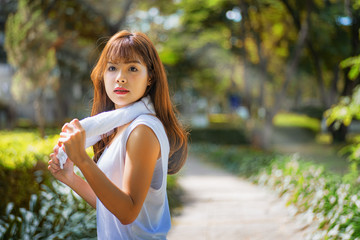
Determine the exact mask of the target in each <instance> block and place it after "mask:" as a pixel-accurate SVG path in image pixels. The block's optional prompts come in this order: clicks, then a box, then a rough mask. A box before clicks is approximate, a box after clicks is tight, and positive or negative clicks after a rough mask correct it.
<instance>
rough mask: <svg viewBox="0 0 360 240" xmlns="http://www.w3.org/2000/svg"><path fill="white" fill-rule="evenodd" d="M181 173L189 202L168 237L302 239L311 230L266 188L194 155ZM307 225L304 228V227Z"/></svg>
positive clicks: (174, 221)
mask: <svg viewBox="0 0 360 240" xmlns="http://www.w3.org/2000/svg"><path fill="white" fill-rule="evenodd" d="M181 175H182V176H180V177H179V183H180V185H181V186H182V188H183V189H184V191H185V193H184V199H183V201H184V206H183V210H182V212H181V213H180V214H179V215H178V216H174V217H173V221H172V229H171V230H170V233H169V236H168V239H169V240H176V239H198V240H202V239H204V240H205V239H206V240H211V239H228V240H232V239H234V240H235V239H236V240H241V239H251V240H256V239H258V240H266V239H269V240H270V239H271V240H273V239H277V240H281V239H284V240H285V239H286V240H297V239H299V240H303V239H305V235H306V233H307V231H308V230H309V228H308V227H306V224H305V223H302V222H299V221H297V220H296V219H294V218H293V217H292V216H291V214H290V213H289V210H288V208H286V206H285V202H284V201H283V200H281V199H279V198H278V196H277V194H276V193H274V192H272V191H270V190H269V189H267V188H264V187H261V186H259V185H255V184H253V183H250V182H249V181H246V180H244V179H241V178H239V177H237V176H235V175H232V174H230V173H228V172H225V171H224V170H222V169H219V168H216V167H214V166H211V165H209V164H206V163H204V162H203V161H200V160H199V158H197V157H194V155H193V154H192V155H191V156H190V157H189V159H188V162H187V163H186V165H185V167H184V170H183V171H182V173H181ZM304 229H305V230H304Z"/></svg>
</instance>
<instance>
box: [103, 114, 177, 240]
mask: <svg viewBox="0 0 360 240" xmlns="http://www.w3.org/2000/svg"><path fill="white" fill-rule="evenodd" d="M138 125H146V126H148V127H150V128H151V129H152V130H153V132H154V133H155V135H156V137H157V138H158V140H159V143H160V148H161V157H160V158H159V159H158V160H157V163H156V166H155V170H154V174H153V178H152V181H151V187H150V189H149V191H148V193H147V196H146V199H145V202H144V204H143V206H142V209H141V211H140V213H139V215H138V217H137V218H136V220H135V221H134V222H132V223H131V224H128V225H123V224H121V222H120V221H119V220H118V219H117V218H116V217H115V216H114V215H113V214H112V213H111V212H110V211H108V210H107V208H106V207H105V206H104V205H103V204H102V203H101V201H100V200H99V199H98V198H97V199H96V216H97V217H96V221H97V235H98V236H97V237H98V239H99V240H111V239H116V240H118V239H166V235H167V233H168V231H169V230H170V227H171V219H170V211H169V204H168V199H167V194H166V180H167V169H168V158H169V151H170V146H169V140H168V138H167V135H166V132H165V129H164V126H163V125H162V123H161V121H160V120H159V119H158V118H156V117H154V116H152V115H141V116H139V117H138V118H136V119H135V120H134V121H133V122H132V123H131V124H130V125H129V126H128V127H127V128H126V129H125V131H124V132H122V133H121V134H120V135H119V136H118V137H117V138H115V139H114V141H113V142H112V143H111V145H110V146H109V147H108V148H106V149H105V151H104V152H103V154H102V155H101V157H100V159H99V161H98V163H97V165H98V167H99V168H100V169H101V170H102V171H103V172H104V173H105V174H106V176H107V177H108V178H109V179H110V180H111V181H112V182H113V183H114V184H115V185H116V186H118V187H119V188H120V189H122V180H123V175H124V163H125V156H126V143H127V140H128V138H129V136H130V133H131V132H132V131H133V130H134V129H135V127H137V126H138ZM139 151H141V149H139Z"/></svg>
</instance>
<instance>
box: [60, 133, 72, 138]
mask: <svg viewBox="0 0 360 240" xmlns="http://www.w3.org/2000/svg"><path fill="white" fill-rule="evenodd" d="M70 135H71V134H70V133H68V132H61V133H60V137H61V138H68V137H70Z"/></svg>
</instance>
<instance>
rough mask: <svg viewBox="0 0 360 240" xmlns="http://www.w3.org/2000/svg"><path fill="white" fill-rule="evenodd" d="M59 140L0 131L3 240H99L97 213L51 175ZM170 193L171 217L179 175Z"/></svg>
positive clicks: (171, 179)
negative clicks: (51, 158) (51, 160)
mask: <svg viewBox="0 0 360 240" xmlns="http://www.w3.org/2000/svg"><path fill="white" fill-rule="evenodd" d="M51 132H57V131H51ZM57 139H58V135H57V134H52V135H49V136H48V137H47V138H46V139H41V138H40V137H39V134H38V133H37V131H33V130H16V131H12V132H9V131H0V194H1V196H2V197H1V201H0V239H39V238H40V239H66V238H71V239H80V238H81V239H83V238H87V239H92V238H94V239H96V221H95V211H94V210H93V209H91V207H90V206H89V205H88V204H87V203H86V202H85V201H84V200H83V199H81V198H80V197H78V196H77V195H76V194H74V193H73V192H72V191H71V190H70V189H69V188H68V187H66V186H64V185H62V184H59V183H58V182H57V181H54V178H53V177H52V176H51V174H50V173H49V171H48V170H47V162H48V160H49V154H50V153H51V151H52V149H53V146H54V145H55V144H56V141H57ZM88 153H90V152H88ZM167 190H168V199H169V205H170V211H171V212H172V213H173V212H174V210H175V209H177V208H179V206H181V202H180V195H181V194H182V190H181V188H180V187H179V185H178V183H177V177H176V176H168V189H167Z"/></svg>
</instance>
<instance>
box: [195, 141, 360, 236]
mask: <svg viewBox="0 0 360 240" xmlns="http://www.w3.org/2000/svg"><path fill="white" fill-rule="evenodd" d="M192 152H193V153H196V154H197V155H198V156H201V158H202V159H206V160H207V161H210V162H213V163H216V165H218V166H221V167H223V168H225V169H227V170H229V171H231V172H232V173H235V174H236V175H238V176H241V177H246V178H247V180H248V181H249V182H250V181H253V182H254V183H257V184H258V186H259V187H260V186H261V187H265V188H266V189H269V190H271V191H273V193H274V194H276V195H277V196H280V197H281V198H280V199H281V201H283V202H285V204H286V206H288V208H287V209H288V210H289V211H290V213H291V214H292V215H294V216H296V217H294V218H293V219H294V220H296V221H297V223H300V226H301V227H302V231H301V232H303V233H304V237H303V238H302V239H311V240H317V239H319V240H320V239H327V240H330V239H344V240H346V239H354V240H360V197H359V193H360V184H359V180H360V177H359V170H358V165H357V163H355V162H354V163H352V164H351V165H350V166H351V168H350V169H349V172H348V173H347V174H346V175H344V176H340V175H338V174H334V173H332V172H329V171H328V170H326V169H325V168H324V167H323V166H321V165H317V164H314V163H311V162H309V161H305V160H303V159H300V157H299V155H298V154H293V155H279V154H273V153H266V152H262V151H257V150H251V149H249V148H240V147H219V146H215V145H193V146H192ZM250 239H254V238H250ZM255 239H257V238H255ZM265 239H266V238H265Z"/></svg>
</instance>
